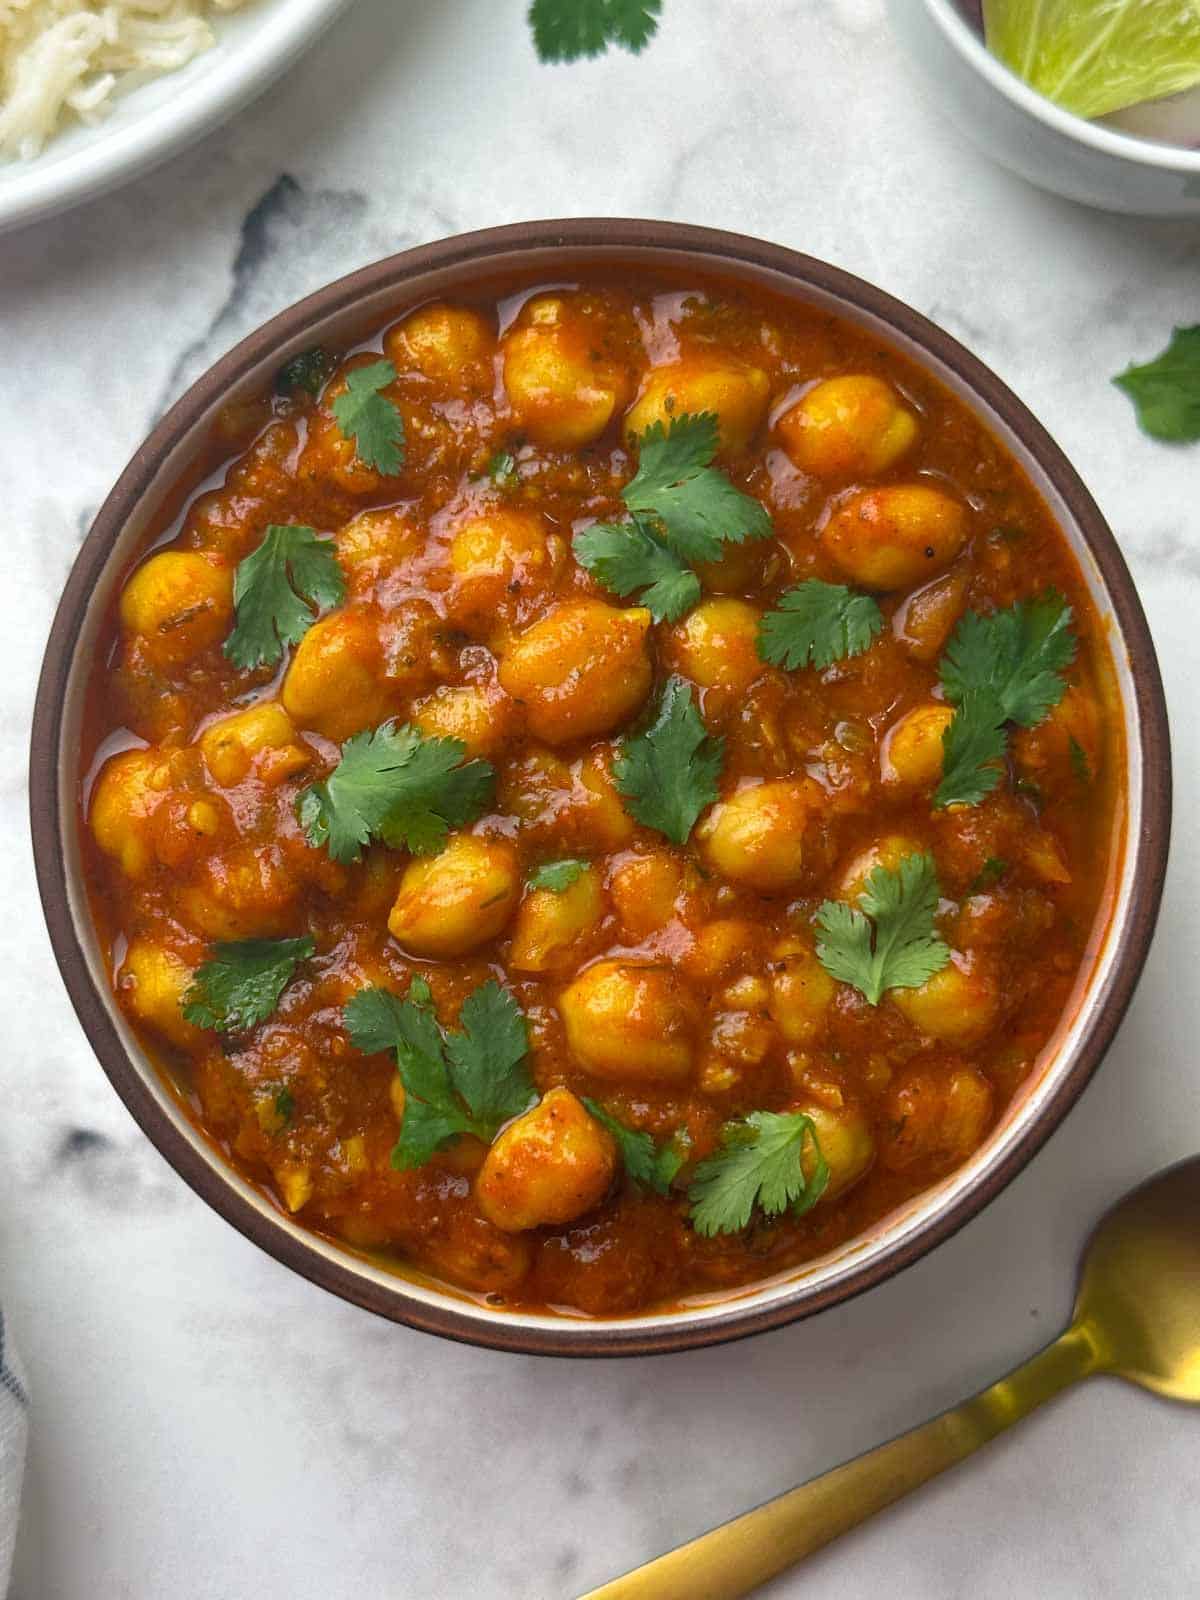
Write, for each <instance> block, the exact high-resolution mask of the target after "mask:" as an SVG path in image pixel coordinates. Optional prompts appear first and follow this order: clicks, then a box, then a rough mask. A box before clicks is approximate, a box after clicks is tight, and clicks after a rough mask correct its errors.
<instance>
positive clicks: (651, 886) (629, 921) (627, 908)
mask: <svg viewBox="0 0 1200 1600" xmlns="http://www.w3.org/2000/svg"><path fill="white" fill-rule="evenodd" d="M683 883H684V869H683V863H682V861H680V859H679V857H678V856H674V855H672V854H671V852H670V851H669V850H653V851H651V852H650V853H649V854H647V855H643V856H634V857H633V858H632V859H631V860H629V861H626V862H625V863H624V864H623V865H621V866H620V867H618V868H617V870H616V872H615V873H614V874H613V879H612V883H611V885H610V888H611V891H612V897H613V905H614V906H615V908H616V912H617V915H618V917H620V919H621V926H622V928H623V929H624V931H625V933H626V935H627V936H628V937H629V938H630V939H644V938H646V936H647V935H648V934H651V933H656V932H657V931H658V929H659V928H665V927H666V925H667V923H668V922H670V921H671V920H672V919H673V918H674V917H675V916H677V915H678V911H679V900H680V897H681V896H682V894H683Z"/></svg>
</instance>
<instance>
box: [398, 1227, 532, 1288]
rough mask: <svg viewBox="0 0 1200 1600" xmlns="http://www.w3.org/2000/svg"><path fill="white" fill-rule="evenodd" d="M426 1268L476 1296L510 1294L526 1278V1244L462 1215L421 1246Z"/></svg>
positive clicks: (529, 1258) (516, 1236)
mask: <svg viewBox="0 0 1200 1600" xmlns="http://www.w3.org/2000/svg"><path fill="white" fill-rule="evenodd" d="M421 1249H422V1253H423V1255H424V1256H425V1257H426V1258H427V1259H428V1262H429V1266H430V1268H431V1269H432V1271H434V1272H435V1273H437V1274H438V1275H439V1276H440V1277H443V1278H448V1279H449V1280H450V1282H451V1283H458V1284H461V1285H462V1286H463V1287H464V1288H466V1289H473V1290H474V1291H475V1292H476V1294H498V1295H506V1294H512V1293H513V1292H514V1290H516V1289H517V1288H518V1287H519V1286H520V1284H521V1282H522V1280H523V1279H524V1278H526V1277H527V1276H528V1274H529V1268H530V1265H531V1263H532V1260H533V1255H532V1251H531V1249H530V1245H529V1240H528V1239H524V1238H522V1237H521V1235H520V1234H512V1233H504V1232H502V1231H501V1230H500V1229H499V1228H497V1227H496V1225H495V1224H494V1223H492V1222H489V1221H488V1219H487V1218H486V1217H484V1216H472V1215H471V1214H470V1213H467V1212H464V1213H460V1214H458V1215H455V1216H453V1217H451V1218H450V1220H449V1223H448V1225H447V1226H445V1227H444V1228H443V1229H441V1230H440V1231H438V1232H436V1233H431V1234H429V1235H427V1236H426V1237H425V1239H424V1240H423V1241H422V1245H421Z"/></svg>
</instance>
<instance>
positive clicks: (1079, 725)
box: [1012, 683, 1103, 786]
mask: <svg viewBox="0 0 1200 1600" xmlns="http://www.w3.org/2000/svg"><path fill="white" fill-rule="evenodd" d="M1102 737H1103V735H1102V726H1101V721H1100V707H1099V706H1098V705H1097V703H1096V699H1095V696H1094V695H1092V694H1091V693H1090V691H1089V690H1087V689H1085V688H1083V687H1082V686H1081V685H1080V684H1077V683H1075V684H1072V685H1071V686H1070V688H1069V689H1068V690H1067V692H1066V694H1065V695H1063V697H1062V699H1061V700H1060V701H1059V702H1058V704H1057V705H1056V706H1054V707H1053V708H1052V710H1051V711H1050V714H1049V715H1048V716H1047V717H1045V718H1044V719H1043V720H1042V721H1041V722H1039V723H1038V724H1037V726H1036V727H1034V728H1018V729H1017V731H1016V733H1015V734H1014V736H1013V742H1012V751H1013V759H1014V761H1015V762H1016V764H1017V768H1018V770H1019V771H1020V772H1021V773H1022V775H1023V776H1024V777H1026V778H1031V779H1032V780H1033V782H1034V783H1039V784H1045V785H1047V786H1057V785H1061V784H1066V783H1069V782H1071V781H1072V780H1073V779H1076V778H1077V774H1078V769H1079V762H1080V756H1082V758H1083V764H1084V766H1085V767H1086V771H1087V775H1088V776H1089V777H1092V778H1094V777H1095V776H1096V774H1097V772H1098V771H1099V769H1100V751H1101V741H1102ZM1072 746H1074V749H1073V748H1072Z"/></svg>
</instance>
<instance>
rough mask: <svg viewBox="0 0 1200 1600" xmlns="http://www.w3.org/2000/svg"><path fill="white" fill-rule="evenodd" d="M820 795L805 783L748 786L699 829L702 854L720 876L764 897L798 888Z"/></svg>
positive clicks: (712, 811)
mask: <svg viewBox="0 0 1200 1600" xmlns="http://www.w3.org/2000/svg"><path fill="white" fill-rule="evenodd" d="M817 794H818V791H817V789H816V787H815V785H814V784H812V783H811V782H810V781H808V780H807V779H801V780H798V781H797V780H794V779H789V778H781V779H775V780H771V781H768V782H766V783H758V784H749V785H747V786H746V787H745V788H742V789H738V790H737V791H736V792H735V793H734V794H732V795H731V796H730V797H729V799H728V800H720V801H718V802H717V804H716V805H715V806H713V807H712V808H711V809H710V810H709V812H708V813H707V815H706V816H705V817H704V818H703V819H702V821H701V822H700V825H699V827H698V828H697V829H696V838H697V840H698V842H699V845H700V849H701V852H702V853H703V855H704V857H705V859H706V860H707V861H708V863H709V864H710V866H712V867H713V868H714V869H715V870H716V871H717V872H719V873H721V875H722V876H723V877H726V878H732V879H733V880H734V881H735V882H736V883H744V884H748V885H749V887H750V888H752V889H759V890H762V891H763V892H764V893H768V894H769V893H772V892H775V893H777V892H779V891H781V890H784V889H788V888H790V887H791V886H792V885H793V884H794V883H796V882H798V881H799V879H800V876H801V874H802V872H803V870H804V863H805V853H804V834H805V830H806V828H807V826H808V823H809V820H810V819H811V817H812V815H813V812H814V810H815V806H816V800H817Z"/></svg>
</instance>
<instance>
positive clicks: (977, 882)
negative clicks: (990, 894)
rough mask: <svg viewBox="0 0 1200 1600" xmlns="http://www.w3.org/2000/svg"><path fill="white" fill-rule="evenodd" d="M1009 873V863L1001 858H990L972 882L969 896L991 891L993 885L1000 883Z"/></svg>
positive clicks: (968, 890) (968, 891)
mask: <svg viewBox="0 0 1200 1600" xmlns="http://www.w3.org/2000/svg"><path fill="white" fill-rule="evenodd" d="M1007 871H1008V862H1007V861H1005V860H1003V859H1002V858H1001V857H1000V856H989V857H988V858H987V860H986V861H985V862H984V863H983V865H982V867H980V869H979V871H978V872H977V873H976V874H975V876H974V878H973V879H972V880H971V883H970V886H969V887H968V889H967V894H968V895H973V894H980V893H981V892H982V891H983V890H984V889H989V888H990V887H991V886H992V884H993V883H999V882H1000V879H1001V878H1002V877H1003V876H1004V874H1005V873H1006V872H1007Z"/></svg>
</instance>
